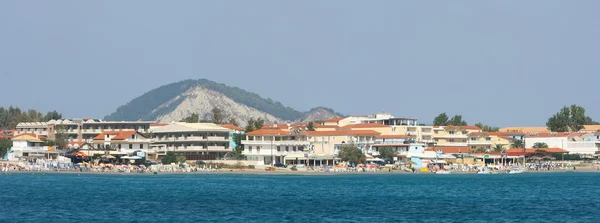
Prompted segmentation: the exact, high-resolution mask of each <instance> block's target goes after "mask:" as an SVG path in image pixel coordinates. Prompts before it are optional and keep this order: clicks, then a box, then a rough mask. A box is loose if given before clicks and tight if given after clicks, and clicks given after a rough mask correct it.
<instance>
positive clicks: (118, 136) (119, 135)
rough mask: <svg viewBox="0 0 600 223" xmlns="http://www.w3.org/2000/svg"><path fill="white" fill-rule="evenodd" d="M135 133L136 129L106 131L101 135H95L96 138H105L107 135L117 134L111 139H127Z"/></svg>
mask: <svg viewBox="0 0 600 223" xmlns="http://www.w3.org/2000/svg"><path fill="white" fill-rule="evenodd" d="M135 133H136V131H104V132H102V133H101V134H100V135H97V136H96V137H94V139H95V140H104V137H105V136H106V135H115V136H113V137H112V138H111V140H125V139H127V138H129V137H130V136H131V135H133V134H135Z"/></svg>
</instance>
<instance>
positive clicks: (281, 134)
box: [242, 129, 309, 165]
mask: <svg viewBox="0 0 600 223" xmlns="http://www.w3.org/2000/svg"><path fill="white" fill-rule="evenodd" d="M242 144H243V145H244V151H243V153H242V154H243V155H244V156H246V158H247V159H248V160H252V161H259V163H262V164H263V165H272V164H275V163H283V162H284V157H286V156H292V157H304V154H305V149H307V147H308V145H309V142H308V140H307V137H306V135H303V134H299V132H296V131H289V130H282V129H259V130H256V131H252V132H248V133H246V140H242ZM306 152H308V151H306Z"/></svg>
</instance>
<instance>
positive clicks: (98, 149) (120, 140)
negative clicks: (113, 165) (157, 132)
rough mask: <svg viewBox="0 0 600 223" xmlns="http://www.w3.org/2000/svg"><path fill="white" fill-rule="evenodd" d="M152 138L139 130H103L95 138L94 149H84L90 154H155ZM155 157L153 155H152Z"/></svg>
mask: <svg viewBox="0 0 600 223" xmlns="http://www.w3.org/2000/svg"><path fill="white" fill-rule="evenodd" d="M150 143H151V140H150V139H148V138H146V137H144V136H143V135H141V134H140V133H138V132H137V131H134V130H131V131H103V132H102V133H101V134H99V135H97V136H96V137H94V139H93V146H92V147H93V148H94V149H93V150H89V151H86V150H83V151H82V152H84V153H87V154H88V155H90V156H91V155H94V154H106V153H108V154H120V155H125V154H127V155H134V156H135V155H138V156H150V155H155V154H156V153H155V152H154V151H151V150H150ZM151 158H153V157H151Z"/></svg>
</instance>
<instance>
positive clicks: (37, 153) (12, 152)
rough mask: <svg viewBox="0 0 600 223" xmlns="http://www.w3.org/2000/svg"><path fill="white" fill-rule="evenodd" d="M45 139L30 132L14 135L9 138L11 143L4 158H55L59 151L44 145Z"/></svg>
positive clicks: (14, 159)
mask: <svg viewBox="0 0 600 223" xmlns="http://www.w3.org/2000/svg"><path fill="white" fill-rule="evenodd" d="M45 140H46V137H44V136H38V135H35V134H32V133H24V134H20V135H16V136H14V137H12V138H11V141H12V143H13V145H12V148H10V149H9V150H8V152H7V153H6V155H5V157H4V160H8V161H22V160H34V159H56V158H57V157H58V155H59V151H56V150H55V149H54V148H53V147H51V146H44V141H45Z"/></svg>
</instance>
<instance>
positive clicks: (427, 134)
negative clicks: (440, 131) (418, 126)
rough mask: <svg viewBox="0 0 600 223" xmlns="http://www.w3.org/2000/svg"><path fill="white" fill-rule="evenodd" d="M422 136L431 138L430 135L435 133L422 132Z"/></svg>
mask: <svg viewBox="0 0 600 223" xmlns="http://www.w3.org/2000/svg"><path fill="white" fill-rule="evenodd" d="M421 135H424V136H430V135H433V133H432V132H421Z"/></svg>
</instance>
